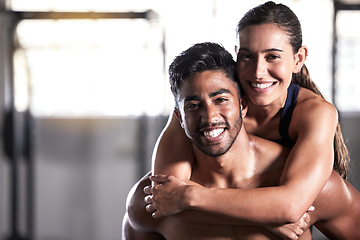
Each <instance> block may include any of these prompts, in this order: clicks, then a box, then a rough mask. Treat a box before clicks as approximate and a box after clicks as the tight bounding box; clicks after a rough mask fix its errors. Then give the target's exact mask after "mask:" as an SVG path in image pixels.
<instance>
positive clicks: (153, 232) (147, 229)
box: [122, 174, 165, 240]
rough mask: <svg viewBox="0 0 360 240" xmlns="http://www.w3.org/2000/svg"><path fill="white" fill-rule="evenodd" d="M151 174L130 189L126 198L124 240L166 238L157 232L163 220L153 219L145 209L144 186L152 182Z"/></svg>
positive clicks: (123, 227)
mask: <svg viewBox="0 0 360 240" xmlns="http://www.w3.org/2000/svg"><path fill="white" fill-rule="evenodd" d="M149 176H150V174H147V175H145V176H144V177H143V178H142V179H140V180H139V181H138V182H137V183H136V184H135V185H134V186H133V187H132V189H131V190H130V192H129V194H128V197H127V200H126V213H125V216H124V219H123V224H122V239H124V240H165V238H164V237H163V236H162V235H161V234H159V233H158V232H157V228H158V226H159V224H160V222H161V220H158V219H153V218H152V217H151V215H150V214H149V213H148V212H146V210H145V203H144V200H143V199H144V196H145V195H144V193H143V188H144V186H146V185H148V184H151V182H150V180H149Z"/></svg>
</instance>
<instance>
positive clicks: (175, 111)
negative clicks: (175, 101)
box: [174, 108, 184, 128]
mask: <svg viewBox="0 0 360 240" xmlns="http://www.w3.org/2000/svg"><path fill="white" fill-rule="evenodd" d="M174 115H175V116H176V118H177V119H178V120H179V122H180V125H181V127H182V128H184V126H183V121H182V118H181V114H180V111H179V110H178V109H177V108H175V109H174Z"/></svg>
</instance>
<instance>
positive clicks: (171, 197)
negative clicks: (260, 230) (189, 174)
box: [144, 174, 314, 239]
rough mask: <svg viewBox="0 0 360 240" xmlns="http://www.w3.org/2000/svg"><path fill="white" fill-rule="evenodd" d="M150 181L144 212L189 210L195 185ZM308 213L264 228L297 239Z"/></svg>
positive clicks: (170, 180) (161, 177) (172, 180)
mask: <svg viewBox="0 0 360 240" xmlns="http://www.w3.org/2000/svg"><path fill="white" fill-rule="evenodd" d="M150 180H151V181H152V186H146V187H145V188H144V193H145V194H147V195H146V197H145V198H144V201H145V203H146V211H147V212H149V213H152V217H153V218H160V217H165V216H169V215H173V214H177V213H180V212H182V211H184V210H186V209H188V208H189V202H188V201H189V199H188V198H187V193H188V192H187V191H188V190H189V189H190V187H196V185H188V184H187V183H186V182H185V181H182V180H180V179H178V178H176V177H174V176H171V175H170V176H168V175H163V174H158V175H155V176H150ZM311 211H314V207H313V206H311V207H310V208H309V210H308V212H311ZM308 212H305V213H304V215H303V216H302V217H301V218H300V219H299V220H298V221H297V222H295V223H289V224H285V225H281V226H274V225H269V226H264V227H265V228H266V229H268V230H269V231H271V232H273V233H274V234H276V235H278V236H280V237H282V238H283V239H298V238H299V237H300V236H301V235H302V234H303V232H305V230H307V229H308V228H309V227H310V225H309V223H310V215H309V213H308Z"/></svg>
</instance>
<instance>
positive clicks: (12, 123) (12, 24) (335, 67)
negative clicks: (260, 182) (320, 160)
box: [0, 0, 360, 240]
mask: <svg viewBox="0 0 360 240" xmlns="http://www.w3.org/2000/svg"><path fill="white" fill-rule="evenodd" d="M264 2H265V1H256V0H241V1H240V0H221V1H220V0H181V1H175V0H171V1H166V0H132V1H125V0H101V1H100V0H51V1H50V0H0V107H1V115H0V128H1V130H2V132H1V134H2V135H1V138H0V240H18V239H27V240H30V239H36V240H83V239H84V240H85V239H86V240H100V239H101V240H113V239H114V240H115V239H121V224H122V218H123V214H124V212H125V200H126V196H127V194H128V191H129V190H130V188H131V187H132V185H133V184H134V183H135V182H136V181H137V180H138V179H139V178H140V177H141V176H142V175H144V174H145V173H146V172H148V171H149V170H150V167H151V166H150V163H151V155H152V149H153V147H154V144H155V141H156V139H157V137H158V135H159V133H160V132H161V130H162V129H163V127H164V125H165V124H166V122H167V119H168V116H169V113H171V111H172V108H173V98H172V95H171V92H170V90H169V86H168V83H167V68H168V66H169V64H170V63H171V61H172V60H173V58H174V57H175V56H176V55H177V54H179V53H180V52H181V51H183V50H185V49H186V48H188V47H190V46H191V45H193V44H194V43H198V42H204V41H213V42H218V43H221V44H222V45H224V47H225V48H226V49H228V50H229V51H230V52H234V51H233V49H234V45H235V41H236V35H235V28H236V24H237V22H238V21H239V20H240V18H241V17H242V16H243V14H244V13H245V12H246V11H248V10H249V9H250V8H252V7H254V6H256V5H258V4H261V3H264ZM275 2H282V3H284V4H286V5H288V6H289V7H290V8H291V9H292V10H293V11H294V12H295V13H296V14H297V16H298V17H299V19H300V22H301V23H302V27H303V36H304V45H306V46H307V47H308V48H309V57H308V60H307V63H306V64H307V67H308V68H309V70H310V73H311V75H312V78H313V80H314V81H315V82H316V84H317V85H318V86H319V87H320V89H321V91H322V92H323V93H324V95H325V96H326V98H327V100H328V101H330V102H332V103H333V104H335V106H336V107H337V108H338V110H339V113H340V121H341V124H342V127H343V134H344V137H345V139H346V140H347V146H348V148H349V151H350V154H351V158H352V162H351V166H350V170H351V172H350V176H349V177H348V180H349V182H350V183H352V184H353V185H354V186H355V187H356V188H357V189H358V190H360V176H359V174H360V163H359V159H360V145H359V141H360V131H359V129H360V97H359V96H360V81H359V80H360V79H359V78H360V77H359V76H360V68H359V67H358V66H359V65H360V28H359V27H358V25H357V24H359V23H360V1H359V0H356V1H355V0H353V1H349V0H347V1H345V0H341V1H340V0H339V1H335V0H317V1H313V0H284V1H275ZM334 197H335V196H334ZM314 239H326V238H324V237H323V236H322V235H321V234H320V233H318V232H315V233H314Z"/></svg>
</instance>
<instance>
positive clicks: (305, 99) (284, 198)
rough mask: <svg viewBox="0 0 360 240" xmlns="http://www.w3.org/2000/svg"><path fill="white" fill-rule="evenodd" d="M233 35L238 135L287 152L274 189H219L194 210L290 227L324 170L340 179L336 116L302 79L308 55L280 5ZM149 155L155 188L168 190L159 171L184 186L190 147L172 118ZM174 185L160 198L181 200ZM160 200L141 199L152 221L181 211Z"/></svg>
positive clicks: (255, 15)
mask: <svg viewBox="0 0 360 240" xmlns="http://www.w3.org/2000/svg"><path fill="white" fill-rule="evenodd" d="M237 30H238V35H239V43H240V45H239V49H238V52H237V74H238V77H239V79H240V83H241V86H242V88H243V90H244V91H245V93H246V95H247V97H248V99H249V101H248V113H247V116H246V117H245V118H244V123H245V127H246V130H247V132H248V133H250V134H254V135H257V136H260V137H263V138H266V139H269V140H274V141H279V142H280V143H282V144H284V145H286V146H288V147H290V148H291V151H290V154H289V156H288V159H287V161H286V166H285V168H284V172H283V173H282V177H281V182H280V185H279V186H278V187H273V188H258V189H251V191H248V190H246V189H238V190H237V191H226V189H223V191H222V192H221V194H219V195H214V196H208V195H204V198H201V197H199V198H198V199H200V201H203V202H202V203H201V204H200V205H201V207H200V208H199V209H197V210H201V211H205V212H211V213H215V214H217V215H220V216H225V217H231V218H235V219H242V220H244V219H246V220H248V221H249V222H252V223H254V222H255V223H256V222H264V219H267V220H268V221H269V222H271V221H274V220H276V221H277V222H279V221H283V222H284V223H286V222H295V221H296V220H298V219H299V218H300V217H301V216H302V215H303V213H304V212H306V211H307V210H308V208H309V207H310V206H311V204H312V203H313V201H314V200H315V198H316V196H317V195H318V194H319V192H320V191H321V189H322V188H323V187H324V186H325V183H326V182H327V180H328V178H329V176H330V174H331V171H332V168H334V169H335V170H336V171H337V172H338V173H339V174H340V175H341V176H342V177H344V178H345V177H346V173H347V164H348V161H349V157H348V154H347V150H346V147H345V145H344V143H343V139H342V135H341V130H340V126H339V123H338V119H337V118H338V116H337V111H336V109H335V107H334V106H333V105H331V104H330V103H328V102H327V101H325V100H324V98H323V97H322V96H321V94H320V92H319V91H318V89H317V88H316V86H315V84H314V83H313V82H312V81H311V79H310V78H309V75H308V72H307V69H306V67H305V65H304V62H305V59H306V56H307V53H308V50H307V48H306V47H304V46H302V35H301V26H300V23H299V21H298V19H297V17H296V15H295V14H294V13H293V12H292V11H291V10H290V9H289V8H288V7H287V6H285V5H282V4H275V3H273V2H267V3H265V4H262V5H260V6H258V7H255V8H253V9H251V10H250V11H249V12H248V13H246V14H245V16H244V17H243V18H242V19H241V20H240V22H239V24H238V29H237ZM299 86H300V87H299ZM154 156H155V161H154V163H153V173H154V174H159V175H158V176H156V177H152V178H151V179H152V180H153V181H154V182H155V183H156V182H158V183H161V182H167V183H166V184H167V185H170V186H171V184H172V179H174V178H169V177H167V176H165V175H160V174H166V175H174V176H175V177H177V178H179V179H181V180H183V181H187V183H189V184H191V182H190V181H189V178H190V175H191V167H192V161H193V160H192V159H193V155H192V151H191V143H190V142H189V140H188V139H187V138H186V136H185V134H184V132H183V130H182V129H181V127H180V125H179V122H177V120H176V119H175V118H174V117H172V119H171V121H170V122H169V124H168V125H167V127H166V128H165V130H164V132H163V134H162V136H161V137H160V138H159V141H158V144H157V149H156V150H155V152H154ZM175 182H177V181H174V184H173V187H169V186H167V188H166V191H167V193H169V192H171V193H172V196H186V193H185V191H186V190H187V188H184V186H185V185H184V184H177V183H178V182H177V183H175ZM160 189H161V188H159V189H158V190H160ZM169 189H170V190H169ZM163 190H164V191H165V189H163ZM175 192H176V193H177V194H175V195H174V194H173V193H175ZM201 192H202V193H204V192H205V191H201ZM180 193H181V194H180ZM162 196H163V197H162V198H161V197H160V196H158V197H157V198H156V201H155V200H153V199H152V198H147V202H148V203H149V205H148V206H147V210H148V211H149V212H153V217H155V218H157V217H161V216H165V215H170V214H175V213H177V212H180V211H183V210H185V209H188V207H189V203H188V202H186V201H187V199H186V197H182V198H180V197H179V198H175V197H172V199H169V198H166V196H169V195H167V194H162ZM164 196H165V197H164ZM205 196H206V198H205ZM264 198H266V204H264ZM229 199H233V200H234V199H235V200H234V201H229ZM207 200H210V201H207ZM225 203H226V204H225ZM245 209H247V210H248V209H254V211H250V212H253V213H254V214H249V211H245ZM244 212H246V213H247V214H244Z"/></svg>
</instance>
